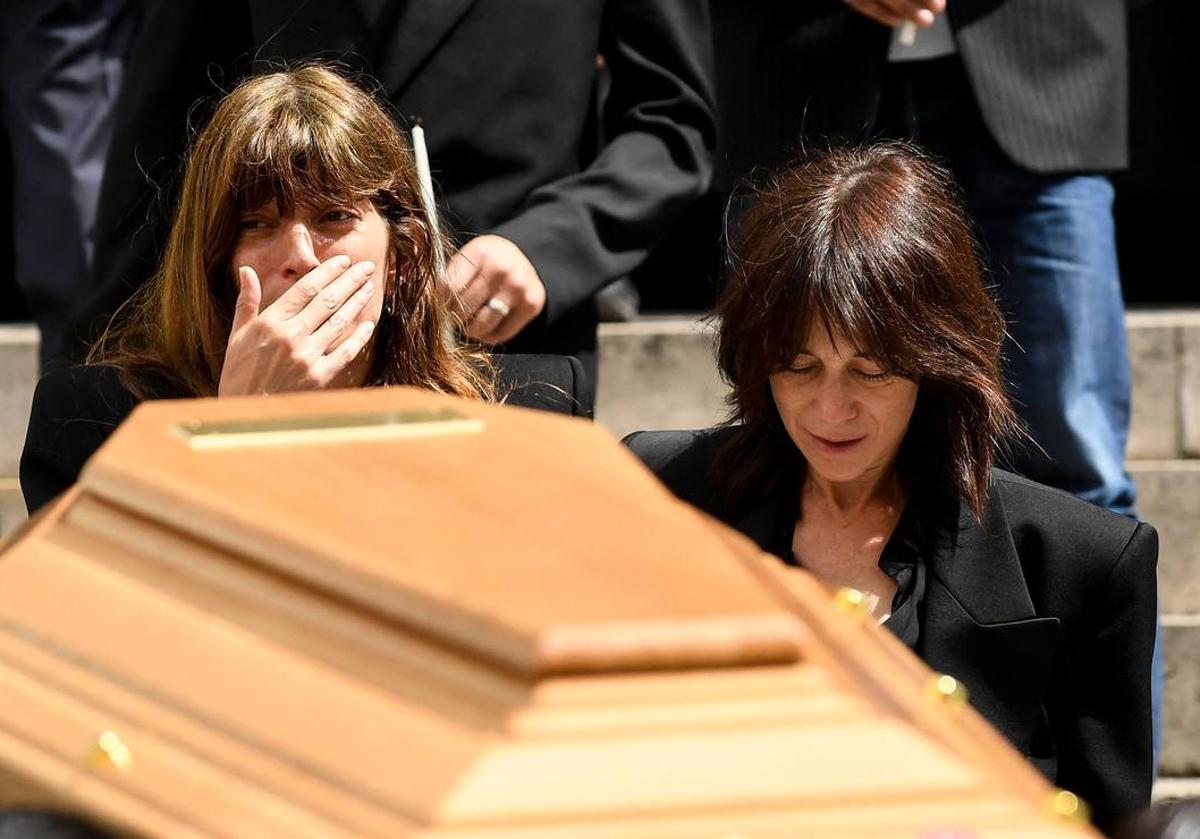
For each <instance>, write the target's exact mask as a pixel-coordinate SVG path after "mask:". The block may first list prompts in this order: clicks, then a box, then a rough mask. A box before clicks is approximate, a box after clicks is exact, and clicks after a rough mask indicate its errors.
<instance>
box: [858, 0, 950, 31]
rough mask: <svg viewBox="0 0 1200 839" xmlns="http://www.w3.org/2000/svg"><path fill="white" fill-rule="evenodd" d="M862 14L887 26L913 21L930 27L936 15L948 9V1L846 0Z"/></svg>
mask: <svg viewBox="0 0 1200 839" xmlns="http://www.w3.org/2000/svg"><path fill="white" fill-rule="evenodd" d="M844 2H845V3H846V5H848V6H850V7H852V8H853V9H854V10H855V11H857V12H859V13H860V14H863V15H866V16H867V17H869V18H871V19H873V20H877V21H879V22H880V23H882V24H884V25H885V26H899V25H900V24H901V23H904V22H906V21H911V22H913V23H915V24H917V25H918V26H929V25H930V24H932V23H933V18H934V15H936V14H938V13H940V12H941V11H943V10H944V9H945V8H946V0H844Z"/></svg>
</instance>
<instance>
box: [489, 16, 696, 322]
mask: <svg viewBox="0 0 1200 839" xmlns="http://www.w3.org/2000/svg"><path fill="white" fill-rule="evenodd" d="M600 51H601V53H602V54H603V56H604V58H605V60H606V62H607V65H608V67H609V71H610V72H611V76H612V90H611V93H610V96H609V101H608V106H607V109H606V110H607V116H606V120H605V122H606V124H607V125H609V126H610V127H611V131H612V136H611V139H610V140H609V141H608V142H607V143H606V145H605V146H604V148H603V149H602V150H601V152H600V154H599V155H598V156H597V157H596V159H595V160H594V161H593V162H592V164H591V165H590V166H588V167H587V168H586V169H584V170H583V171H581V172H578V173H576V174H572V175H570V176H568V177H565V178H562V179H560V180H557V181H554V182H552V183H549V184H545V185H543V186H541V187H539V188H538V189H536V190H534V191H533V193H532V194H531V195H530V197H529V199H528V201H527V202H526V204H525V206H524V208H523V209H522V211H521V212H520V213H518V214H517V215H516V216H515V217H513V218H512V219H510V220H508V221H506V222H504V223H503V224H501V225H500V226H499V227H497V228H496V229H495V230H494V231H493V232H495V233H497V234H499V235H501V236H504V237H505V238H507V239H509V240H511V241H513V242H514V243H516V245H517V246H518V247H519V248H520V249H521V251H522V252H523V253H524V254H525V255H526V256H527V257H528V258H529V260H530V262H532V263H533V265H534V267H535V268H536V269H537V271H538V274H539V276H540V277H541V278H542V281H543V282H544V283H545V285H546V291H547V300H546V311H545V318H546V320H547V321H548V322H551V323H553V322H555V321H556V320H557V319H558V318H559V317H560V316H561V315H562V314H563V313H564V312H566V311H569V310H570V309H572V308H574V307H575V306H577V305H579V304H580V303H582V302H583V301H585V300H587V299H588V298H589V297H591V296H592V294H594V293H595V292H596V290H597V289H599V288H600V287H601V286H603V285H605V284H607V283H608V282H610V281H612V280H614V279H616V278H617V277H620V276H622V275H624V274H627V273H628V272H629V271H631V270H632V269H633V268H634V267H636V266H637V265H638V263H640V262H641V261H642V260H643V259H644V258H645V256H646V254H647V252H648V251H649V250H650V248H652V247H653V246H654V245H655V244H656V243H657V242H658V241H659V240H660V239H662V238H663V237H664V236H665V235H666V234H667V233H668V232H669V230H670V227H671V225H672V223H673V222H674V220H675V219H676V218H678V217H679V216H680V215H681V214H682V213H683V211H684V210H686V209H687V208H688V206H690V205H691V204H692V203H693V202H694V201H695V200H697V199H698V198H699V197H700V196H701V195H703V194H704V191H705V190H706V189H707V187H708V183H709V180H710V178H711V173H712V154H713V149H714V147H715V145H716V116H715V113H714V105H713V101H714V96H713V92H712V55H711V53H712V45H711V35H710V29H709V19H708V9H707V5H706V3H705V2H703V0H655V2H652V3H647V2H644V0H614V2H610V3H608V4H607V6H606V7H605V12H604V20H603V25H602V31H601V43H600Z"/></svg>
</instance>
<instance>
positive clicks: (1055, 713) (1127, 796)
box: [625, 429, 1158, 824]
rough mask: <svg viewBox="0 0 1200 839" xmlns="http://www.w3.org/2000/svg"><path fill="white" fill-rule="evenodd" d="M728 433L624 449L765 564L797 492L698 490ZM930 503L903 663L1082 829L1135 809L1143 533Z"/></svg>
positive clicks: (1029, 496)
mask: <svg viewBox="0 0 1200 839" xmlns="http://www.w3.org/2000/svg"><path fill="white" fill-rule="evenodd" d="M728 434H729V430H728V429H710V430H707V431H662V432H638V433H635V434H631V435H630V436H629V437H627V438H626V439H625V442H626V444H627V445H628V446H629V447H630V448H631V449H632V450H633V451H634V453H635V454H637V455H638V457H640V458H641V459H642V460H643V461H644V462H645V463H646V465H647V466H649V467H650V468H651V469H652V470H653V471H654V472H655V474H657V475H658V476H659V478H660V479H662V481H663V482H664V483H665V484H666V485H667V486H668V487H669V488H670V489H671V490H672V491H673V492H674V493H675V494H676V495H677V496H679V497H680V498H682V499H683V500H685V501H688V502H690V503H692V504H695V505H696V506H699V507H700V508H701V509H703V510H704V511H705V512H707V513H709V514H710V515H713V516H715V517H716V518H718V519H720V520H722V521H724V522H725V523H726V524H728V525H730V526H732V527H734V528H736V529H738V530H740V531H741V532H742V533H744V534H745V535H747V536H749V537H750V538H752V539H754V540H755V541H756V542H757V543H758V544H759V545H760V546H761V547H763V549H764V550H768V551H769V550H771V549H772V545H771V543H772V541H773V539H772V533H773V531H774V529H775V527H774V525H775V523H776V522H777V521H779V516H780V515H781V514H782V515H786V516H788V517H789V519H788V520H794V510H795V504H796V498H797V497H798V496H797V492H798V486H795V485H793V486H791V487H787V488H783V489H781V490H780V491H778V492H776V493H775V494H774V495H773V496H772V497H768V498H764V499H762V500H761V501H759V502H758V503H756V504H753V505H751V506H750V507H748V508H747V509H745V510H742V511H740V512H734V511H733V510H732V509H731V508H730V507H729V506H728V505H727V504H725V503H724V502H722V501H721V500H720V497H719V494H718V493H717V491H716V489H717V486H718V483H717V482H716V481H715V480H714V478H713V476H712V475H711V467H712V462H713V457H714V455H715V453H716V451H717V449H718V448H719V446H720V445H721V442H722V441H723V440H724V439H727V437H728ZM946 502H947V503H946V504H945V505H941V506H940V509H943V510H944V511H945V512H946V515H944V516H942V517H940V518H937V519H934V520H933V522H932V524H933V527H934V528H935V531H936V532H935V533H934V534H933V537H932V538H930V539H929V540H928V543H929V544H931V545H932V546H933V547H932V549H931V550H930V551H929V553H928V555H925V556H923V557H922V559H923V560H924V562H925V563H926V574H927V575H926V586H925V595H924V600H923V602H922V604H921V611H920V616H919V623H920V641H919V642H918V646H917V650H916V652H917V654H918V655H920V656H921V658H922V659H924V660H925V662H926V663H927V664H928V665H929V666H930V667H931V668H933V669H934V670H936V671H939V672H942V673H949V674H950V675H952V676H954V677H955V678H957V679H959V680H961V681H962V682H963V683H964V684H965V685H966V686H967V688H968V690H969V692H970V697H971V702H972V704H973V705H974V706H975V708H976V709H977V710H978V711H979V712H980V713H981V714H982V715H983V716H984V717H985V718H986V719H987V720H988V721H989V722H991V723H992V725H994V726H995V727H996V728H997V729H999V730H1000V732H1001V733H1003V734H1004V735H1005V737H1007V738H1008V739H1009V741H1010V742H1011V743H1012V744H1013V745H1014V746H1015V747H1016V748H1017V749H1019V750H1020V751H1021V752H1022V753H1024V754H1025V755H1026V756H1027V757H1028V758H1030V760H1031V761H1032V762H1033V763H1035V764H1036V765H1037V766H1038V768H1039V769H1041V770H1042V771H1043V772H1045V773H1046V775H1047V776H1048V777H1049V778H1050V779H1051V780H1052V781H1053V782H1055V783H1057V784H1058V785H1059V786H1061V787H1064V788H1066V789H1070V790H1072V791H1073V792H1076V793H1077V794H1079V795H1080V796H1081V797H1082V798H1083V799H1084V800H1086V801H1087V802H1088V803H1089V804H1091V806H1092V808H1093V812H1094V815H1095V818H1096V821H1097V823H1099V824H1106V823H1108V822H1110V821H1112V820H1113V819H1115V818H1117V817H1120V816H1122V815H1125V814H1128V813H1130V812H1133V811H1135V810H1138V809H1140V808H1142V807H1144V806H1147V805H1148V804H1149V803H1150V786H1151V782H1152V778H1153V768H1152V757H1151V748H1152V747H1151V726H1150V656H1151V651H1152V648H1153V645H1154V631H1155V620H1156V609H1157V603H1156V597H1157V594H1156V582H1155V563H1156V561H1157V557H1158V535H1157V533H1156V532H1155V531H1154V528H1152V527H1150V526H1149V525H1147V524H1138V523H1137V522H1134V521H1131V520H1130V519H1126V518H1124V517H1121V516H1117V515H1115V514H1113V513H1110V512H1109V511H1107V510H1104V509H1101V508H1099V507H1095V506H1093V505H1091V504H1088V503H1086V502H1084V501H1081V500H1079V499H1077V498H1075V497H1074V496H1072V495H1069V494H1067V493H1065V492H1061V491H1059V490H1056V489H1051V488H1049V487H1045V486H1042V485H1040V484H1035V483H1033V482H1032V481H1028V480H1025V479H1024V478H1020V477H1018V476H1016V475H1012V474H1009V473H1007V472H1002V471H999V470H996V471H995V472H994V473H993V478H992V487H991V492H990V494H989V497H988V500H987V507H986V512H985V514H984V517H983V520H982V522H978V521H976V520H975V519H974V517H973V516H972V515H971V512H970V509H969V508H968V507H966V505H965V504H962V503H961V502H957V501H953V500H951V499H946ZM910 503H912V502H910ZM929 506H930V508H938V507H939V505H936V504H933V505H929ZM784 559H785V560H786V561H788V562H794V559H793V558H792V557H791V556H790V554H789V555H788V556H786V557H784Z"/></svg>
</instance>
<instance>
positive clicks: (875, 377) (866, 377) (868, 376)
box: [854, 370, 892, 382]
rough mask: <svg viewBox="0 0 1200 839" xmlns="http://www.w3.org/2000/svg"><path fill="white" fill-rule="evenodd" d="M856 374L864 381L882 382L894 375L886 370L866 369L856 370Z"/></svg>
mask: <svg viewBox="0 0 1200 839" xmlns="http://www.w3.org/2000/svg"><path fill="white" fill-rule="evenodd" d="M854 375H856V376H858V377H859V378H860V379H862V380H863V381H864V382H882V381H885V380H887V379H890V378H891V377H892V374H891V373H889V372H887V371H886V370H884V371H881V372H879V373H871V372H868V371H866V370H855V371H854Z"/></svg>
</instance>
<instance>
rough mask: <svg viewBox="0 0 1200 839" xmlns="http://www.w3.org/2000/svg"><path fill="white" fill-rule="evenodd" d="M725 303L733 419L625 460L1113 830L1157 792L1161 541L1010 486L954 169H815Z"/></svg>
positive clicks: (833, 156)
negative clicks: (812, 579) (881, 632)
mask: <svg viewBox="0 0 1200 839" xmlns="http://www.w3.org/2000/svg"><path fill="white" fill-rule="evenodd" d="M730 269H731V270H730V272H729V277H728V281H727V286H726V288H725V290H724V292H723V295H722V298H721V301H720V303H719V305H718V310H717V314H718V316H719V318H720V320H719V327H718V350H717V354H718V364H719V367H720V369H721V373H722V375H723V377H724V378H725V379H726V381H727V382H728V383H729V384H730V386H731V394H730V397H729V402H730V405H731V409H732V410H731V416H730V420H729V421H728V422H727V423H725V424H724V425H723V426H721V427H718V428H712V429H707V430H703V431H665V432H639V433H636V434H633V435H630V436H629V437H628V438H627V439H626V443H627V444H628V445H629V446H630V447H631V448H632V449H633V451H634V452H635V453H636V454H637V455H638V456H639V457H641V458H642V459H643V460H644V461H645V462H646V464H647V465H648V466H650V468H651V469H653V470H654V471H655V472H656V473H657V474H658V476H659V477H660V478H661V479H662V480H663V482H664V483H665V484H666V485H667V486H668V487H669V488H670V489H671V490H672V491H673V492H675V494H676V495H678V496H679V497H681V498H682V499H684V500H685V501H688V502H690V503H692V504H694V505H696V506H698V507H699V508H700V509H702V510H704V511H706V512H708V513H709V514H711V515H713V516H715V517H716V518H718V519H721V520H722V521H724V522H725V523H726V524H729V525H731V526H732V527H734V528H736V529H738V530H740V531H741V532H742V533H744V534H745V535H747V536H749V537H751V538H752V539H754V540H755V541H756V542H757V543H758V545H759V546H760V547H761V548H762V549H763V550H764V551H766V552H769V553H772V554H774V555H775V556H777V557H779V558H780V559H781V560H782V561H783V562H785V563H788V564H791V565H796V566H799V567H802V568H805V569H807V570H808V571H810V572H812V573H813V574H814V575H815V576H816V577H817V578H819V579H820V580H822V581H823V582H825V583H826V584H828V585H829V586H830V587H831V588H840V587H844V586H849V587H852V588H855V589H857V590H859V591H860V592H862V593H863V594H864V595H865V597H866V600H867V602H868V603H869V604H870V606H871V609H872V612H873V614H874V616H875V619H876V620H878V621H879V622H880V623H882V624H884V626H886V627H887V628H889V629H890V630H892V632H893V633H895V635H896V636H897V637H898V638H899V639H900V640H901V641H903V642H904V643H905V644H906V645H908V646H909V647H910V648H911V649H913V651H914V652H916V654H917V655H919V656H920V657H921V658H923V659H924V660H925V661H926V662H927V663H928V664H929V665H930V666H931V667H932V668H933V669H934V670H936V671H939V672H943V673H948V674H950V675H952V676H954V677H956V678H958V679H959V680H960V681H962V682H963V683H964V684H965V685H966V686H967V688H968V689H969V694H970V697H971V700H972V703H973V704H974V706H975V707H976V709H977V710H979V712H980V713H981V714H982V715H983V716H984V717H985V718H987V719H988V720H989V721H990V722H991V723H992V724H993V725H995V726H996V727H997V728H998V729H999V730H1000V731H1001V732H1002V733H1003V734H1004V735H1005V736H1007V738H1008V739H1009V740H1010V741H1011V742H1012V744H1013V745H1014V746H1015V747H1016V748H1018V749H1019V750H1021V751H1022V752H1023V753H1024V754H1025V755H1027V756H1028V757H1029V759H1030V760H1031V761H1033V762H1034V763H1035V764H1036V765H1037V766H1038V767H1039V768H1040V769H1042V770H1043V771H1044V772H1045V773H1046V774H1047V775H1048V776H1049V777H1050V779H1051V780H1052V781H1054V782H1055V783H1057V784H1058V785H1059V786H1061V787H1065V788H1067V789H1070V790H1072V791H1073V792H1076V793H1077V794H1079V795H1080V796H1081V797H1083V798H1084V799H1085V800H1087V801H1088V802H1089V803H1090V804H1091V805H1092V807H1093V811H1094V814H1095V817H1096V820H1097V822H1098V823H1101V824H1105V823H1109V822H1111V821H1112V820H1113V819H1114V818H1116V817H1118V816H1121V815H1124V814H1127V813H1129V812H1132V811H1134V810H1137V809H1140V808H1141V807H1143V806H1145V805H1147V804H1148V803H1149V801H1150V786H1151V782H1152V774H1153V770H1152V763H1151V761H1152V757H1151V723H1150V656H1151V649H1152V646H1153V642H1154V631H1155V609H1156V582H1155V562H1156V559H1157V552H1158V543H1157V535H1156V534H1155V532H1154V529H1153V528H1152V527H1150V526H1149V525H1146V524H1138V523H1137V522H1134V521H1131V520H1129V519H1127V518H1124V517H1121V516H1117V515H1115V514H1113V513H1110V512H1108V511H1107V510H1104V509H1102V508H1099V507H1095V506H1092V505H1090V504H1087V503H1085V502H1083V501H1080V500H1079V499H1077V498H1075V497H1074V496H1071V495H1069V494H1067V493H1064V492H1060V491H1058V490H1055V489H1051V488H1048V487H1045V486H1041V485H1038V484H1035V483H1033V482H1031V481H1028V480H1025V479H1023V478H1020V477H1018V476H1016V475H1013V474H1010V473H1007V472H1004V471H1002V470H1000V469H997V468H994V465H993V464H994V461H995V460H996V456H997V451H998V449H1000V448H1001V447H1002V446H1003V445H1004V444H1005V443H1011V442H1019V440H1018V438H1019V437H1020V436H1021V432H1020V428H1019V424H1018V421H1017V419H1016V417H1015V414H1014V412H1013V409H1012V407H1011V405H1010V403H1009V400H1008V398H1007V396H1006V395H1005V392H1004V387H1003V382H1002V377H1001V358H1000V348H1001V339H1002V337H1003V334H1004V322H1003V318H1002V316H1001V314H1000V312H999V310H998V309H997V308H996V305H995V304H994V303H993V301H992V300H991V298H990V297H989V295H988V294H987V292H986V291H985V289H984V286H983V283H982V281H981V278H980V269H979V266H978V261H977V259H976V255H975V252H974V245H973V240H972V236H971V231H970V229H969V227H968V225H967V223H966V221H965V218H964V215H963V211H962V210H961V208H960V206H959V204H958V201H957V198H956V195H955V189H954V187H953V184H952V182H951V180H950V178H949V175H948V174H947V173H945V172H944V171H943V170H942V169H940V168H939V167H937V166H935V165H934V164H932V163H931V162H929V161H928V160H926V159H924V158H922V157H921V156H920V155H919V154H918V153H917V152H915V151H913V150H911V149H909V148H906V147H903V146H896V145H879V146H873V147H867V148H861V149H837V150H831V151H827V152H824V153H817V154H812V155H810V156H808V157H806V158H804V159H802V160H801V161H799V162H798V163H796V164H795V165H793V166H792V167H790V168H787V169H785V170H783V171H781V172H778V173H776V174H775V175H774V176H773V178H772V179H771V180H770V181H769V182H768V183H767V184H766V185H765V186H764V187H763V188H762V189H760V190H759V191H758V192H757V194H756V196H755V200H754V201H753V205H752V206H751V208H750V209H749V210H748V212H747V214H746V215H745V216H744V217H743V219H742V222H741V224H740V226H739V233H738V236H737V237H736V240H735V243H734V245H733V247H732V255H731V265H730Z"/></svg>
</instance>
